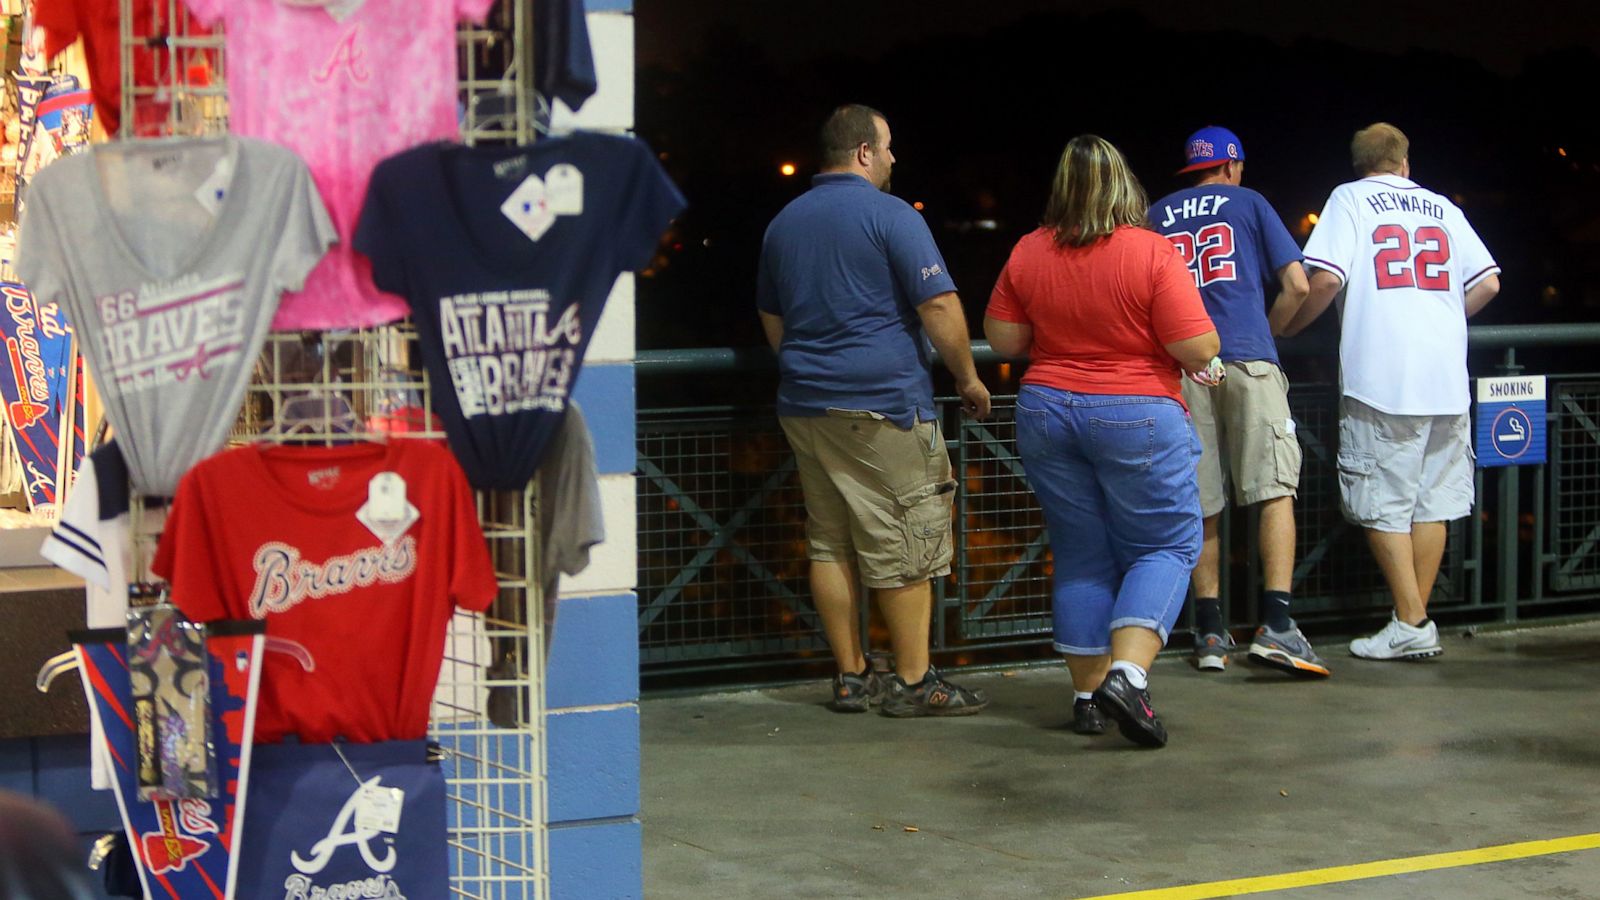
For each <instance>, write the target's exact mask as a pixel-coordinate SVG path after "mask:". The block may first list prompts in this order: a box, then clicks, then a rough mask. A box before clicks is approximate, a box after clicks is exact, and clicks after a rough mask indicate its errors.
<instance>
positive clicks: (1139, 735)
mask: <svg viewBox="0 0 1600 900" xmlns="http://www.w3.org/2000/svg"><path fill="white" fill-rule="evenodd" d="M1094 700H1095V703H1097V704H1098V705H1099V706H1100V708H1101V709H1102V710H1105V712H1106V714H1107V715H1109V716H1111V718H1113V719H1116V720H1117V728H1118V730H1120V731H1121V732H1122V736H1123V737H1125V738H1127V739H1128V740H1130V741H1133V742H1134V743H1135V744H1143V745H1144V746H1146V747H1165V746H1166V745H1167V727H1166V726H1165V725H1162V724H1161V720H1160V719H1158V718H1156V711H1155V708H1154V707H1152V706H1151V705H1150V692H1149V691H1148V690H1145V689H1142V688H1136V687H1134V686H1133V684H1132V683H1130V682H1129V681H1128V676H1126V675H1124V674H1122V673H1121V672H1118V671H1116V670H1114V669H1113V670H1112V672H1111V674H1110V675H1107V676H1106V680H1105V681H1104V682H1102V683H1101V684H1100V688H1099V690H1096V691H1095V692H1094Z"/></svg>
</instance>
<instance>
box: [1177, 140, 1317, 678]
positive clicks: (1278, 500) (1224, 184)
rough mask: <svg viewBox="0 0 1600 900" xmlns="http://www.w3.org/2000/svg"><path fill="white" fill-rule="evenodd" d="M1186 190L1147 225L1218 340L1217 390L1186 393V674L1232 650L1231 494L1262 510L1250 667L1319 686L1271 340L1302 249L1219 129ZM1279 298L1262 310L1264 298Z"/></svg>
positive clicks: (1296, 298)
mask: <svg viewBox="0 0 1600 900" xmlns="http://www.w3.org/2000/svg"><path fill="white" fill-rule="evenodd" d="M1185 159H1186V162H1187V165H1185V166H1184V168H1182V169H1180V170H1179V174H1189V173H1193V177H1194V184H1193V186H1191V187H1187V188H1184V189H1183V190H1180V191H1177V192H1175V193H1172V194H1169V195H1167V196H1166V197H1163V198H1161V199H1160V200H1157V201H1156V202H1155V205H1154V206H1152V207H1151V208H1150V221H1151V223H1152V224H1153V225H1154V226H1155V228H1156V230H1157V231H1159V232H1161V233H1162V234H1164V235H1166V237H1167V239H1168V240H1170V241H1172V243H1173V246H1174V247H1176V248H1177V250H1178V254H1179V255H1180V256H1182V257H1183V260H1184V263H1185V264H1187V265H1188V267H1189V271H1190V273H1191V274H1192V275H1193V276H1194V283H1195V285H1196V286H1197V287H1198V288H1200V296H1201V298H1202V299H1203V300H1204V301H1205V305H1206V312H1207V313H1208V314H1209V315H1210V316H1211V321H1212V322H1215V323H1216V326H1217V333H1218V335H1219V336H1220V337H1221V338H1222V353H1221V354H1220V355H1221V360H1222V363H1223V366H1224V368H1225V370H1226V372H1227V377H1226V378H1224V379H1223V381H1222V383H1221V384H1219V385H1217V386H1216V387H1206V386H1204V385H1200V384H1192V383H1187V382H1186V383H1185V384H1184V386H1183V399H1184V402H1185V403H1187V404H1188V406H1189V410H1190V412H1191V414H1192V415H1193V417H1194V424H1195V429H1196V430H1197V431H1198V432H1199V433H1200V442H1201V448H1202V452H1201V457H1200V468H1199V473H1198V477H1199V479H1200V508H1201V513H1202V514H1203V515H1204V517H1205V541H1204V543H1203V545H1202V547H1201V551H1200V561H1199V563H1198V564H1197V565H1196V566H1195V570H1194V575H1193V578H1192V586H1193V588H1194V595H1195V618H1196V626H1197V627H1196V630H1197V632H1198V634H1197V635H1196V638H1195V655H1194V661H1195V665H1196V666H1198V667H1199V668H1200V669H1201V670H1202V671H1205V670H1212V671H1221V670H1222V669H1224V668H1226V666H1227V664H1228V650H1229V648H1231V647H1232V646H1233V638H1232V637H1231V636H1230V635H1229V634H1228V631H1227V629H1226V627H1225V625H1224V622H1223V620H1222V609H1221V602H1220V600H1219V599H1218V597H1219V594H1220V586H1221V585H1220V570H1221V564H1220V559H1221V547H1220V542H1219V540H1218V537H1217V521H1218V519H1219V517H1220V516H1221V514H1222V509H1223V507H1224V506H1226V505H1227V497H1228V485H1229V484H1230V482H1231V484H1232V486H1233V496H1234V500H1235V502H1236V503H1238V504H1239V505H1240V506H1249V505H1252V504H1260V505H1261V531H1260V547H1261V563H1262V568H1263V570H1264V578H1263V585H1262V586H1263V590H1262V592H1261V613H1262V616H1261V618H1262V624H1261V627H1259V628H1257V629H1256V632H1255V637H1254V638H1253V639H1252V641H1251V643H1250V659H1251V660H1252V661H1253V662H1258V663H1263V664H1266V665H1269V666H1274V667H1276V668H1280V669H1283V670H1285V671H1288V672H1293V673H1295V674H1302V675H1313V676H1326V675H1327V674H1328V668H1327V666H1326V665H1324V664H1323V662H1322V660H1321V659H1320V658H1318V656H1317V654H1316V651H1315V650H1313V649H1312V648H1311V644H1310V642H1309V641H1307V640H1306V638H1305V635H1303V634H1301V633H1300V629H1299V628H1298V627H1296V626H1295V623H1294V619H1293V618H1291V617H1290V615H1289V600H1290V593H1289V591H1290V586H1291V585H1290V582H1291V578H1292V576H1293V573H1294V549H1295V527H1294V498H1295V492H1296V491H1297V490H1298V488H1299V485H1300V443H1299V439H1298V438H1296V437H1295V425H1294V419H1293V417H1291V416H1290V414H1289V396H1288V395H1289V382H1288V379H1286V378H1285V377H1284V374H1283V370H1282V368H1280V367H1279V364H1278V351H1277V347H1276V346H1275V345H1274V343H1273V335H1275V334H1277V333H1279V332H1280V331H1282V329H1283V328H1284V326H1286V325H1287V324H1288V323H1289V320H1290V319H1291V318H1293V317H1294V314H1295V312H1296V311H1297V310H1298V309H1299V307H1300V304H1301V303H1302V302H1303V301H1304V300H1305V298H1306V294H1307V292H1308V290H1309V284H1308V283H1307V280H1306V273H1305V269H1304V268H1303V267H1302V266H1301V259H1302V257H1301V255H1300V248H1299V247H1298V246H1296V245H1295V242H1294V239H1293V238H1291V237H1290V236H1289V232H1288V230H1287V229H1285V228H1284V226H1283V221H1282V220H1281V219H1279V218H1278V214H1277V213H1276V212H1274V211H1273V209H1272V207H1271V206H1270V205H1268V204H1267V201H1266V199H1265V198H1263V197H1262V196H1261V195H1260V194H1258V193H1256V192H1255V191H1252V190H1250V189H1249V188H1244V187H1240V181H1241V180H1242V179H1243V177H1244V148H1243V146H1242V145H1241V144H1240V142H1239V138H1238V137H1237V136H1236V135H1234V133H1233V132H1231V131H1229V130H1227V129H1226V128H1218V127H1215V126H1213V127H1208V128H1202V129H1200V130H1199V131H1197V132H1195V133H1194V134H1193V135H1190V137H1189V141H1188V143H1187V144H1186V145H1185ZM1268 286H1271V287H1272V288H1273V289H1274V290H1275V291H1276V294H1277V296H1276V298H1275V299H1274V300H1273V301H1272V306H1271V309H1270V310H1269V309H1268V307H1267V304H1266V297H1265V292H1266V289H1267V287H1268Z"/></svg>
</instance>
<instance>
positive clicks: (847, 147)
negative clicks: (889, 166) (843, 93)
mask: <svg viewBox="0 0 1600 900" xmlns="http://www.w3.org/2000/svg"><path fill="white" fill-rule="evenodd" d="M879 119H884V121H888V119H887V118H885V116H884V115H883V113H881V112H878V111H877V110H875V109H873V108H872V107H870V106H862V105H861V104H859V103H847V104H845V105H844V106H841V107H839V108H838V109H836V110H834V111H833V113H832V114H831V115H829V116H828V121H826V122H824V123H822V135H821V142H820V147H819V149H820V150H821V151H822V168H824V169H838V168H843V167H845V166H848V165H849V164H850V160H851V159H852V158H853V157H854V156H855V154H856V150H858V149H860V147H861V145H862V144H866V145H867V146H869V147H877V146H878V120H879Z"/></svg>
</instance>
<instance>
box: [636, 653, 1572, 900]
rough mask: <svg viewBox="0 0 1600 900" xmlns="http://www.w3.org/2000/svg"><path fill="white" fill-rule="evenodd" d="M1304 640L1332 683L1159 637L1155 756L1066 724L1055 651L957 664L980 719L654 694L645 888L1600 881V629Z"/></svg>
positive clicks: (1360, 886)
mask: <svg viewBox="0 0 1600 900" xmlns="http://www.w3.org/2000/svg"><path fill="white" fill-rule="evenodd" d="M1311 637H1312V639H1313V641H1314V642H1317V645H1318V649H1319V650H1320V651H1321V652H1322V653H1323V655H1324V656H1325V657H1326V658H1327V659H1328V660H1329V663H1330V665H1331V666H1332V667H1333V677H1332V678H1331V679H1329V680H1327V681H1325V682H1305V681H1296V680H1292V679H1289V678H1287V677H1283V676H1280V675H1278V674H1277V673H1275V672H1263V671H1260V670H1257V669H1254V668H1251V667H1248V666H1246V665H1245V664H1244V662H1243V660H1242V658H1239V657H1236V658H1235V661H1234V663H1233V664H1232V665H1231V666H1230V667H1229V669H1228V671H1227V672H1226V673H1224V674H1221V675H1210V674H1207V675H1201V674H1200V673H1198V672H1196V671H1194V670H1193V669H1191V668H1190V667H1189V666H1188V665H1187V664H1186V663H1185V662H1183V661H1182V659H1181V658H1178V657H1163V658H1162V660H1160V661H1159V662H1157V664H1156V667H1155V670H1154V672H1153V678H1152V681H1151V692H1152V694H1153V699H1154V702H1155V707H1156V709H1157V711H1158V712H1159V713H1160V714H1161V716H1162V718H1163V719H1164V720H1165V721H1166V723H1167V727H1168V728H1169V730H1170V731H1171V735H1172V738H1171V743H1170V744H1169V745H1168V746H1167V747H1166V748H1165V749H1163V750H1144V749H1139V748H1136V747H1135V746H1134V745H1132V744H1130V743H1129V742H1127V741H1125V740H1124V739H1123V738H1122V737H1121V736H1120V735H1118V734H1116V733H1114V732H1113V733H1111V734H1108V735H1105V736H1102V737H1096V738H1088V737H1080V736H1078V735H1075V734H1073V733H1071V732H1070V731H1067V730H1066V729H1065V728H1064V724H1065V722H1066V721H1067V719H1068V717H1069V710H1068V704H1069V702H1070V696H1071V695H1070V692H1069V687H1068V684H1069V682H1068V680H1067V676H1066V673H1065V671H1064V669H1063V668H1060V667H1054V666H1052V667H1049V668H1043V667H1036V668H1019V669H1012V670H1004V671H990V672H978V673H973V672H968V673H962V674H961V675H960V676H959V677H958V680H961V681H963V682H967V683H971V684H972V685H974V686H979V687H983V688H985V689H986V690H987V691H988V692H989V695H990V697H991V698H992V699H993V704H992V705H991V706H990V708H989V709H988V710H987V711H985V712H984V713H983V714H981V715H978V716H976V717H972V718H965V719H947V720H930V719H919V720H901V721H897V720H891V719H886V718H883V717H882V716H879V715H877V714H875V713H873V714H868V715H839V714H836V713H832V712H829V711H828V710H827V709H826V708H824V707H823V705H822V702H823V700H824V699H825V696H826V688H825V685H824V684H823V683H822V682H813V683H809V684H805V685H795V686H786V687H780V688H773V689H767V690H757V691H745V692H740V693H724V694H703V695H698V696H673V697H663V698H657V699H647V700H646V701H645V702H644V704H643V711H642V717H643V737H644V743H643V752H644V775H643V782H642V791H643V807H644V813H643V820H644V863H645V865H644V873H645V895H646V896H647V897H650V898H680V897H681V898H697V900H698V898H708V897H718V898H721V897H734V898H768V897H872V898H883V897H913V898H922V900H932V898H945V897H952V898H954V897H961V898H1005V897H1058V898H1069V897H1071V898H1083V897H1100V896H1104V895H1121V894H1129V895H1130V896H1133V897H1139V898H1149V900H1176V898H1205V897H1231V896H1242V895H1250V896H1259V897H1281V898H1290V900H1331V898H1363V900H1367V898H1378V900H1383V898H1397V900H1399V898H1403V900H1425V898H1494V900H1502V898H1522V897H1533V898H1573V900H1577V898H1596V897H1600V849H1593V848H1597V847H1600V621H1591V622H1586V623H1579V624H1568V625H1561V626H1547V627H1534V628H1526V629H1521V630H1511V631H1490V630H1485V631H1480V632H1479V633H1478V634H1476V635H1474V636H1470V637H1469V636H1466V635H1464V634H1463V633H1462V632H1461V630H1459V629H1451V630H1449V632H1448V633H1447V634H1446V635H1445V636H1444V637H1443V640H1444V646H1445V653H1444V655H1443V656H1441V657H1438V658H1436V659H1434V660H1430V661H1425V662H1413V663H1373V662H1365V661H1360V660H1355V659H1352V658H1350V657H1349V656H1348V655H1346V653H1345V651H1344V647H1343V642H1342V641H1338V640H1335V639H1334V638H1332V637H1325V638H1324V639H1323V640H1321V641H1317V638H1318V635H1317V634H1316V633H1313V634H1312V635H1311ZM1462 851H1465V852H1462ZM1372 864H1376V865H1372ZM1230 881H1231V882H1233V883H1231V884H1228V883H1220V882H1230ZM1130 892H1136V893H1130Z"/></svg>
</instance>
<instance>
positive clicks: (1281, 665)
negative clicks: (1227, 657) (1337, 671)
mask: <svg viewBox="0 0 1600 900" xmlns="http://www.w3.org/2000/svg"><path fill="white" fill-rule="evenodd" d="M1249 659H1250V661H1251V662H1253V663H1256V664H1258V665H1263V666H1271V667H1272V668H1274V669H1282V670H1283V671H1285V672H1288V673H1289V674H1291V675H1300V676H1303V677H1306V678H1327V677H1328V676H1329V675H1332V674H1333V673H1332V672H1330V671H1329V670H1328V664H1327V663H1325V662H1323V661H1322V657H1320V656H1318V655H1317V651H1315V650H1313V649H1311V642H1310V641H1308V640H1306V636H1305V635H1304V634H1301V633H1300V628H1299V627H1298V626H1294V627H1291V628H1290V629H1289V630H1288V631H1273V630H1272V629H1271V628H1268V627H1267V626H1265V625H1263V626H1261V627H1260V628H1257V629H1256V636H1255V639H1254V640H1252V641H1251V642H1250V657H1249Z"/></svg>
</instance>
